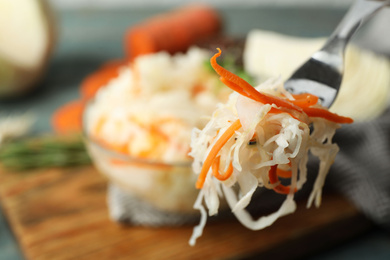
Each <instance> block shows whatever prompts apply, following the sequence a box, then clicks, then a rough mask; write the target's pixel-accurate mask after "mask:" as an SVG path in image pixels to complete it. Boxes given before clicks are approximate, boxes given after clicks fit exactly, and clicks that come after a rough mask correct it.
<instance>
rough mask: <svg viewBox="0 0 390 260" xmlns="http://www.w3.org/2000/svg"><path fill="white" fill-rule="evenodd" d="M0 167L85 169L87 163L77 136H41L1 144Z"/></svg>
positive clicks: (88, 161) (83, 147)
mask: <svg viewBox="0 0 390 260" xmlns="http://www.w3.org/2000/svg"><path fill="white" fill-rule="evenodd" d="M0 163H1V164H2V165H3V167H5V168H7V169H11V170H19V171H21V170H28V169H36V168H48V167H68V166H77V165H86V164H90V163H91V159H90V157H89V155H88V153H87V151H86V148H85V145H84V143H83V140H82V138H81V136H77V137H72V138H63V137H54V136H44V137H35V138H28V139H22V140H17V141H13V142H9V143H5V144H3V145H2V146H1V148H0Z"/></svg>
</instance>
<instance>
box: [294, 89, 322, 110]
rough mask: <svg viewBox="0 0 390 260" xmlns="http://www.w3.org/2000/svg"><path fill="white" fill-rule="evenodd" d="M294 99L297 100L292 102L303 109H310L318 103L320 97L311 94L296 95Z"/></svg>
mask: <svg viewBox="0 0 390 260" xmlns="http://www.w3.org/2000/svg"><path fill="white" fill-rule="evenodd" d="M293 97H294V98H295V100H290V102H291V103H293V104H294V105H297V106H299V107H301V108H303V107H310V106H312V105H315V104H317V102H318V97H317V96H315V95H312V94H310V93H302V94H294V95H293Z"/></svg>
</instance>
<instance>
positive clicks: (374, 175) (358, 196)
mask: <svg viewBox="0 0 390 260" xmlns="http://www.w3.org/2000/svg"><path fill="white" fill-rule="evenodd" d="M333 140H334V142H335V143H337V144H338V145H339V146H340V151H339V153H338V155H337V157H336V160H335V163H334V165H333V166H332V168H331V170H330V172H329V175H328V179H327V181H326V184H325V185H330V186H332V187H334V188H335V189H337V190H338V191H340V192H341V193H342V194H344V195H345V196H346V197H348V198H349V199H350V200H351V201H352V202H353V203H354V204H355V205H356V207H357V208H359V209H360V210H361V211H362V212H363V213H365V215H366V216H367V217H369V218H370V219H371V220H373V221H374V222H375V223H377V224H378V225H380V226H383V227H386V228H389V229H390V109H388V110H386V111H385V113H384V114H383V115H382V116H380V117H379V118H377V119H374V120H372V121H368V122H355V123H353V124H351V125H343V126H342V127H341V128H340V129H338V130H337V131H336V135H335V137H334V139H333Z"/></svg>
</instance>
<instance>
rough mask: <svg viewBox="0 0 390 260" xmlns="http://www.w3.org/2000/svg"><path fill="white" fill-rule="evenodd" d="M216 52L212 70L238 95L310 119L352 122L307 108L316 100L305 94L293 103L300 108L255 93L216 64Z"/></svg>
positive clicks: (289, 102)
mask: <svg viewBox="0 0 390 260" xmlns="http://www.w3.org/2000/svg"><path fill="white" fill-rule="evenodd" d="M217 50H218V53H216V54H214V56H213V57H212V58H211V59H210V63H211V66H212V67H213V68H214V70H215V72H217V74H218V75H219V76H220V77H221V78H223V83H225V84H226V83H227V84H226V85H227V86H228V87H230V88H232V89H233V90H234V91H237V92H238V93H240V94H242V95H244V96H246V97H249V98H251V99H253V100H256V101H258V102H261V103H264V104H275V105H276V106H278V107H280V109H286V108H287V109H291V110H295V111H298V112H304V113H305V114H307V115H308V116H310V117H322V118H325V119H327V120H330V121H333V122H336V123H346V124H350V123H352V122H353V119H352V118H349V117H343V116H339V115H337V114H334V113H332V112H330V111H328V110H326V109H322V108H314V107H309V106H311V105H312V104H315V103H316V102H317V101H318V99H317V98H316V97H315V96H314V95H310V94H306V97H307V98H306V99H303V100H298V101H295V102H296V103H297V104H299V105H301V106H302V107H300V106H298V105H297V104H294V103H293V102H294V101H292V102H291V101H290V100H285V99H282V98H279V97H275V96H271V95H268V94H264V93H261V92H259V91H257V90H256V89H255V88H254V87H252V86H251V85H250V84H249V83H248V82H246V81H245V80H244V79H242V78H240V77H238V76H237V75H235V74H233V73H232V72H230V71H228V70H226V69H225V68H223V67H222V66H220V65H219V64H218V63H217V58H218V57H219V56H220V55H221V53H222V52H221V49H220V48H217ZM297 97H301V96H300V95H297ZM289 114H290V115H292V116H293V117H294V118H296V119H298V120H301V121H303V122H307V118H305V117H304V116H299V115H297V114H296V113H294V115H293V114H292V113H289Z"/></svg>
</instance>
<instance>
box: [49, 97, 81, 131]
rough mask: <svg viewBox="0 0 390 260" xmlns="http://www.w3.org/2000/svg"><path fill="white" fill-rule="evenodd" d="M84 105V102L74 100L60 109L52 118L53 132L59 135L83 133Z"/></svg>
mask: <svg viewBox="0 0 390 260" xmlns="http://www.w3.org/2000/svg"><path fill="white" fill-rule="evenodd" d="M84 105H85V104H84V102H83V101H81V100H74V101H71V102H69V103H66V104H65V105H63V106H61V107H59V108H58V109H57V110H56V111H55V112H54V113H53V115H52V117H51V124H52V127H53V130H54V131H55V132H56V133H58V134H69V133H79V132H81V131H82V114H83V110H84Z"/></svg>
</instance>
